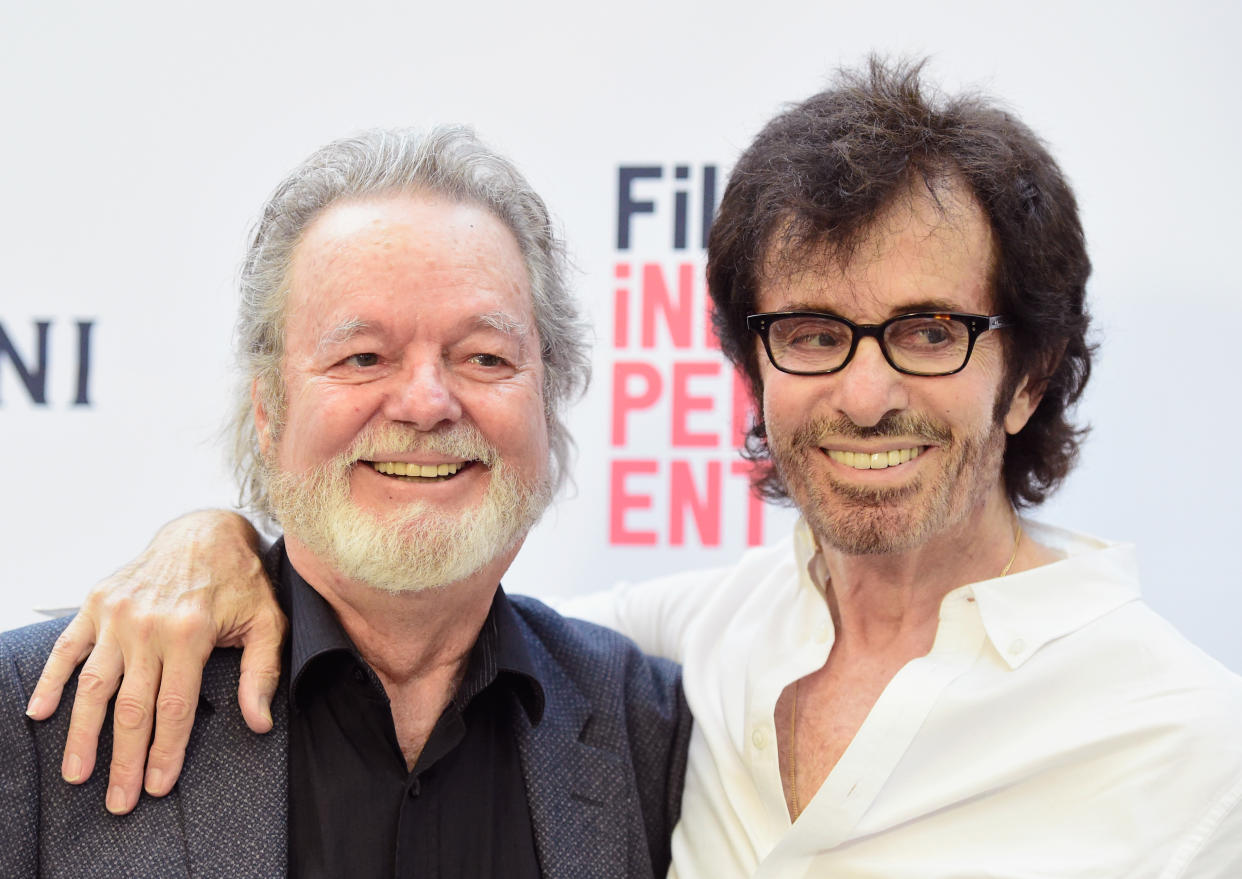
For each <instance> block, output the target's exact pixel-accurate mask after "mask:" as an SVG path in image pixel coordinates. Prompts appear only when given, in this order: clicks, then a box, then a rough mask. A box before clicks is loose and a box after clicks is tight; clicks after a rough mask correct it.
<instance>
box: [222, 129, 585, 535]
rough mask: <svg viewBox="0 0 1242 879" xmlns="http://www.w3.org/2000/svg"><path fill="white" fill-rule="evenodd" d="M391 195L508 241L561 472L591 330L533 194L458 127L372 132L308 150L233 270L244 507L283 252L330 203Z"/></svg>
mask: <svg viewBox="0 0 1242 879" xmlns="http://www.w3.org/2000/svg"><path fill="white" fill-rule="evenodd" d="M398 192H425V193H434V194H436V195H440V196H443V197H447V198H449V199H451V200H453V201H456V202H460V203H467V204H473V205H477V206H479V207H482V208H485V209H487V210H489V211H491V213H492V214H494V215H495V216H496V217H497V218H498V219H499V220H500V221H501V222H503V223H504V224H505V225H506V226H507V227H508V228H509V231H511V232H512V233H513V236H514V238H516V239H517V243H518V248H519V249H520V250H521V253H522V258H523V260H524V261H525V263H526V271H527V274H528V275H529V281H530V289H531V298H532V300H533V307H534V313H535V326H536V329H537V330H538V332H539V341H540V344H541V345H542V358H543V367H544V383H543V398H544V409H545V417H546V419H547V424H548V444H549V457H550V461H549V466H550V474H551V479H552V485H553V487H554V488H560V487H561V485H562V484H563V483H564V481H565V479H566V477H567V476H568V472H569V455H570V450H571V448H572V446H573V442H572V440H571V438H570V436H569V432H568V430H567V429H566V427H565V424H564V422H563V416H564V412H565V409H566V407H567V405H568V404H569V403H570V402H572V401H573V400H574V399H576V398H577V397H578V396H580V395H581V393H582V392H583V391H584V390H585V389H586V386H587V382H588V381H589V380H590V373H591V364H590V356H589V347H590V346H589V341H588V334H589V327H588V325H587V323H586V321H585V320H584V319H583V318H582V316H581V314H580V313H579V311H578V305H577V302H576V301H575V300H574V297H573V296H572V295H571V294H570V292H569V289H568V284H567V275H568V264H567V261H566V257H565V248H564V243H563V241H562V240H561V239H560V237H559V236H558V234H557V232H556V229H555V228H554V226H553V223H552V220H551V217H550V216H549V215H548V209H547V207H546V206H545V205H544V203H543V199H541V198H540V197H539V195H538V194H537V193H536V192H535V191H534V190H533V189H532V188H531V186H530V184H529V183H527V182H526V179H525V178H524V177H523V176H522V174H521V173H520V172H519V171H518V170H517V168H515V167H514V166H513V164H512V163H511V162H509V161H508V160H507V159H505V158H503V157H502V156H499V155H497V154H496V153H495V152H493V151H492V150H491V149H489V148H488V147H486V146H484V145H483V144H482V143H481V142H480V141H479V139H478V138H477V137H476V136H475V134H474V132H473V131H471V130H470V129H469V128H467V127H464V126H457V125H445V126H437V127H436V128H433V129H432V130H430V131H428V132H426V133H420V132H417V131H413V130H406V129H395V130H379V129H376V130H371V131H364V132H362V133H360V134H357V135H355V136H353V137H347V138H344V139H342V140H338V141H335V142H333V143H330V144H328V145H327V146H325V147H322V148H320V149H319V150H317V151H315V153H313V154H312V155H311V156H310V157H309V158H308V159H307V160H306V161H305V162H303V163H302V164H301V165H299V166H298V167H297V168H296V169H294V171H293V172H292V173H291V174H290V175H289V176H288V177H286V178H285V180H284V181H283V182H282V183H281V184H280V185H279V186H278V187H277V188H276V191H275V192H274V193H273V194H272V196H271V197H270V198H269V199H268V201H267V204H266V205H265V206H264V208H263V215H262V217H261V218H260V220H259V222H258V223H257V224H256V226H255V228H254V231H253V234H252V236H251V241H250V247H249V249H248V250H247V253H246V260H245V262H244V263H243V265H242V269H241V277H240V287H241V306H240V309H239V313H238V318H237V357H238V366H239V368H240V370H241V381H240V382H239V384H238V390H237V394H236V400H235V409H234V412H233V419H232V428H233V438H234V439H233V466H234V469H235V472H236V474H237V479H238V484H239V487H240V490H241V503H242V505H243V506H247V507H252V508H254V509H257V510H262V511H268V510H269V506H268V499H267V490H266V486H265V485H264V479H263V467H262V460H261V455H260V452H259V439H258V432H257V430H256V428H255V423H254V414H253V406H252V400H251V387H252V385H254V383H255V381H256V380H257V382H258V392H259V395H260V399H261V400H262V402H263V404H264V406H265V408H266V409H267V411H268V413H269V415H270V417H271V418H272V421H273V423H274V424H275V425H277V426H279V425H280V424H281V423H282V420H283V417H284V404H285V394H284V380H283V377H282V374H281V372H282V367H283V362H284V356H285V338H284V335H285V307H286V303H287V301H288V294H289V286H288V276H289V263H290V260H291V259H292V256H293V250H294V248H295V247H296V246H297V244H298V242H299V241H300V240H301V238H302V234H303V233H304V232H305V231H306V229H307V227H308V226H310V224H311V223H312V222H313V221H314V220H315V218H316V217H317V216H319V214H320V213H322V212H323V211H324V210H325V209H326V208H328V207H329V206H330V205H332V204H334V203H336V202H338V201H341V200H345V199H351V200H352V199H359V198H365V197H367V196H378V195H387V194H390V193H398Z"/></svg>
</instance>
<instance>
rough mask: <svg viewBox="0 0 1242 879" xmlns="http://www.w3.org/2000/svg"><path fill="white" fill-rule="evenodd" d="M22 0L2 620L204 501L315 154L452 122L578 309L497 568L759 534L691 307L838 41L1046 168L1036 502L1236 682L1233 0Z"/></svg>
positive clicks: (617, 568)
mask: <svg viewBox="0 0 1242 879" xmlns="http://www.w3.org/2000/svg"><path fill="white" fill-rule="evenodd" d="M587 6H589V4H588V5H584V4H577V3H569V2H564V3H545V4H527V5H522V6H521V7H520V8H519V7H518V6H516V5H511V4H499V3H497V4H491V5H489V4H486V3H483V4H475V5H472V6H471V7H470V9H469V11H468V12H455V11H451V10H449V9H447V8H430V7H429V5H428V4H419V3H398V2H380V0H360V2H357V3H353V4H350V5H349V6H348V7H346V6H341V5H339V4H326V3H315V2H298V3H294V2H291V0H277V2H271V3H265V4H243V3H240V2H227V0H226V2H220V3H215V4H212V5H211V6H210V7H209V8H205V7H199V6H194V5H190V4H176V3H174V4H169V3H160V4H157V3H154V2H152V3H138V2H124V0H122V2H120V3H117V4H109V5H106V6H101V5H98V4H87V3H69V2H55V0H53V2H51V3H47V4H38V5H36V4H25V5H22V6H18V5H16V4H10V5H9V7H8V8H6V9H5V10H3V11H2V12H0V83H2V84H0V92H2V93H3V96H4V100H3V102H2V104H0V107H2V110H0V112H2V113H3V116H4V130H5V135H6V136H5V137H4V138H3V140H0V176H2V179H3V191H4V196H5V198H4V208H3V210H2V211H0V254H2V257H3V261H2V263H0V437H2V442H3V451H4V455H5V462H6V463H5V465H4V466H3V468H2V469H0V473H2V474H3V475H2V476H0V524H2V526H3V528H2V530H0V534H2V535H3V537H2V538H0V541H2V542H0V548H2V552H0V559H2V561H0V565H2V567H3V577H2V578H0V625H3V626H4V627H9V626H13V625H18V624H21V623H24V622H27V621H30V620H32V619H34V618H35V609H36V608H57V607H66V606H73V605H74V604H76V603H77V602H78V601H79V600H80V599H81V596H82V595H83V594H84V592H85V591H86V589H88V588H89V587H90V585H91V584H92V583H93V582H95V581H96V580H97V579H99V578H101V577H102V576H104V575H106V574H108V573H110V572H111V571H112V570H114V569H115V568H116V567H118V566H119V565H120V564H122V563H123V562H125V561H126V560H127V559H129V558H131V557H132V556H133V555H134V554H136V553H137V552H138V551H139V550H141V548H142V547H143V546H144V545H145V543H146V541H147V540H148V539H149V538H150V536H151V535H152V534H153V533H154V531H155V529H156V528H157V527H158V526H159V525H160V524H161V523H162V522H164V521H165V520H167V519H168V518H170V517H172V516H174V515H175V514H177V513H179V512H182V511H185V510H188V509H191V508H195V507H203V506H228V505H230V504H232V503H234V501H235V500H236V491H235V488H234V486H233V484H232V480H231V475H230V473H229V472H228V470H227V467H226V466H225V463H224V455H223V443H222V442H221V441H220V426H221V424H222V422H223V420H224V415H225V412H226V409H227V407H228V405H229V401H230V399H231V398H232V396H231V395H232V394H233V391H234V375H233V373H232V372H231V354H230V343H231V333H232V323H233V317H234V308H235V293H234V280H235V277H236V270H237V266H238V262H239V260H240V258H241V254H242V250H243V247H244V243H245V238H246V232H247V230H248V229H249V227H250V225H251V223H252V222H253V221H254V219H255V217H256V214H257V211H258V209H259V207H260V205H261V204H262V202H263V200H264V199H265V197H266V196H267V194H268V193H269V191H270V190H271V188H272V187H273V186H274V185H275V184H276V182H277V181H278V180H279V179H280V178H281V177H282V176H283V175H284V174H285V172H286V171H287V170H288V169H289V168H291V167H292V166H293V165H295V164H296V163H297V162H299V161H300V160H301V159H302V158H303V157H304V156H306V155H307V154H308V153H309V152H310V151H311V150H312V149H314V148H315V147H317V146H318V145H320V144H322V143H324V142H327V141H328V140H331V139H333V138H335V137H338V136H341V135H344V134H348V133H350V132H352V131H355V130H358V129H360V128H365V127H371V126H376V125H382V126H394V125H415V126H423V125H428V124H431V123H434V122H466V123H469V124H471V125H473V126H475V128H476V129H477V130H478V131H479V133H480V134H481V135H482V136H483V137H484V138H485V139H486V140H488V141H489V142H490V143H492V144H493V145H494V146H496V147H497V148H498V149H500V150H501V151H502V152H504V153H506V154H507V155H509V156H510V157H512V158H513V159H514V160H515V161H516V162H517V163H518V164H519V166H521V167H522V168H523V170H524V171H525V172H526V173H527V175H528V176H529V178H530V179H531V181H532V182H533V184H534V185H535V187H536V188H537V189H538V190H539V191H540V192H541V193H542V194H543V196H544V197H545V199H546V200H547V202H548V204H549V206H550V207H551V209H552V211H553V212H554V214H555V215H556V217H557V218H558V220H559V222H560V224H561V225H562V227H563V228H564V230H565V232H566V235H567V238H568V241H569V244H570V248H571V253H572V256H573V261H574V265H575V285H576V290H577V292H578V295H579V296H580V297H581V299H582V301H583V303H584V305H585V308H586V310H587V311H588V313H589V314H590V315H591V317H592V319H593V321H594V326H595V354H594V358H595V360H594V378H593V383H592V386H591V389H590V392H589V393H588V395H587V396H586V398H585V399H584V400H583V401H582V402H581V403H580V404H579V405H578V407H577V408H576V410H575V411H574V414H573V417H572V420H571V426H572V428H573V431H574V434H575V436H576V438H577V443H578V452H577V459H576V460H577V464H576V467H575V470H574V485H573V487H572V489H571V490H570V491H569V492H568V493H567V494H566V496H565V497H564V498H562V499H561V501H560V502H559V503H558V505H557V506H556V507H554V508H553V509H552V510H551V511H549V513H548V515H547V516H546V518H545V520H544V521H543V522H542V523H541V524H540V525H539V527H538V528H537V529H536V531H535V532H534V533H533V534H532V535H531V537H530V539H529V541H528V543H527V546H526V547H525V549H524V550H523V551H522V554H521V555H520V557H519V560H518V562H517V563H516V564H515V566H514V568H513V570H512V571H511V573H510V575H509V577H508V578H507V579H506V586H507V587H508V588H509V589H510V590H511V591H523V592H530V593H535V594H539V595H556V594H570V593H578V592H583V591H587V590H592V589H598V588H602V587H606V586H608V585H610V584H612V583H613V582H615V581H616V580H618V579H637V578H643V577H648V576H652V575H656V574H661V573H666V572H670V571H673V570H678V569H685V568H690V567H697V566H704V565H721V564H726V563H728V562H729V561H730V560H732V559H733V558H735V557H736V556H738V555H739V554H740V553H741V552H742V551H744V550H745V549H746V547H748V546H754V545H758V544H762V543H766V542H770V541H773V540H778V539H780V538H781V537H782V536H783V535H785V534H786V533H787V532H788V530H789V528H790V526H791V523H792V521H793V520H792V515H791V514H790V513H789V511H788V510H783V509H775V508H771V507H768V506H765V505H764V504H762V503H760V502H759V501H757V500H755V499H754V498H753V497H752V496H751V495H750V493H749V492H748V490H747V471H746V466H745V465H744V463H743V462H742V461H741V460H740V459H739V457H738V455H737V453H736V447H737V445H738V444H739V442H740V437H741V434H742V433H743V432H744V430H745V428H746V426H747V423H748V419H749V417H750V416H749V410H748V405H749V403H748V401H747V398H746V396H745V393H744V391H743V389H742V387H741V385H740V383H739V382H738V381H737V380H736V378H735V377H734V375H733V373H732V372H731V370H730V369H729V368H728V367H727V365H726V364H725V362H724V360H723V358H722V357H721V355H720V353H719V350H718V346H717V343H716V341H715V339H714V337H713V334H712V332H711V329H710V325H709V321H708V318H707V300H708V297H707V290H706V287H705V284H704V280H703V267H704V244H705V241H706V237H707V232H708V229H709V227H710V223H711V218H712V214H713V211H714V209H715V207H716V205H717V203H718V201H719V198H720V195H721V193H722V191H723V189H724V185H725V181H726V180H727V178H728V173H729V169H730V166H731V164H732V162H733V160H734V158H735V157H736V155H737V154H738V152H739V150H740V149H741V148H742V147H744V146H745V145H746V144H747V143H748V141H749V140H750V138H751V137H752V136H753V135H754V133H755V132H756V131H757V130H758V128H759V127H760V126H761V125H762V124H763V122H764V121H765V120H767V119H768V118H769V117H770V116H771V115H772V114H773V113H775V112H776V111H778V110H779V109H780V108H781V107H782V106H783V105H784V104H786V103H788V102H791V101H795V100H800V99H802V98H804V97H806V96H807V95H809V94H811V93H813V92H814V91H816V90H818V89H819V88H820V87H822V85H823V84H824V83H825V82H826V81H827V79H828V77H829V76H830V75H831V73H832V71H833V70H834V69H835V68H836V67H838V66H840V65H856V64H858V63H860V62H861V61H862V60H863V59H864V58H865V57H866V55H867V53H869V52H873V51H874V52H879V53H881V54H884V55H888V56H915V57H921V56H930V58H931V61H930V64H929V67H928V76H929V77H930V78H931V79H933V80H935V81H938V82H939V83H941V84H942V85H943V86H944V87H945V88H946V89H948V90H958V89H961V88H968V87H971V88H978V89H981V90H983V91H985V92H988V93H990V94H993V95H996V96H999V97H1000V98H1002V99H1003V100H1004V101H1005V102H1006V103H1007V104H1008V105H1010V106H1011V107H1012V108H1013V110H1014V111H1015V112H1016V113H1017V114H1019V115H1020V116H1021V117H1022V118H1023V119H1024V120H1026V121H1027V122H1028V123H1029V124H1030V125H1031V126H1032V127H1034V128H1035V129H1036V130H1037V131H1038V132H1039V133H1040V134H1041V135H1042V136H1043V137H1044V138H1046V140H1047V141H1048V143H1049V145H1050V146H1051V148H1052V150H1053V152H1054V154H1055V155H1056V156H1057V157H1058V159H1059V160H1060V162H1061V163H1062V165H1063V167H1064V168H1065V170H1066V172H1067V173H1068V175H1069V177H1070V178H1071V180H1072V182H1073V183H1074V185H1075V188H1076V191H1077V193H1078V196H1079V199H1080V204H1081V206H1082V211H1083V217H1084V221H1085V224H1086V229H1087V234H1088V241H1089V245H1090V249H1091V254H1092V258H1093V262H1094V265H1095V273H1094V275H1093V279H1092V283H1091V287H1090V296H1091V299H1092V301H1093V303H1094V304H1093V311H1094V315H1095V325H1096V334H1095V340H1096V341H1097V342H1098V343H1099V351H1100V353H1099V359H1098V364H1097V367H1096V371H1095V373H1094V375H1093V378H1092V383H1091V387H1090V390H1089V392H1088V395H1087V398H1086V399H1085V401H1084V403H1083V404H1082V406H1081V407H1080V414H1081V417H1082V420H1084V421H1086V422H1090V423H1091V424H1092V425H1093V432H1092V434H1091V438H1090V440H1089V441H1088V443H1087V445H1086V447H1085V450H1084V453H1083V457H1082V462H1081V466H1080V467H1079V469H1078V471H1077V472H1076V473H1075V474H1074V475H1073V476H1072V477H1071V478H1070V480H1069V483H1068V484H1067V486H1066V487H1065V488H1064V489H1063V491H1062V492H1061V493H1060V494H1059V495H1058V496H1057V497H1056V499H1055V500H1054V501H1053V502H1051V503H1049V504H1048V505H1047V506H1046V507H1045V508H1044V509H1042V510H1039V511H1036V512H1035V513H1034V515H1035V517H1036V518H1040V519H1044V520H1047V521H1050V522H1054V523H1057V524H1062V525H1066V526H1069V527H1072V528H1076V529H1079V530H1084V531H1087V532H1090V533H1094V534H1098V535H1101V536H1106V537H1109V538H1113V539H1119V540H1127V541H1134V542H1136V543H1137V544H1138V545H1139V547H1140V559H1141V563H1142V567H1143V574H1144V584H1145V585H1144V588H1145V592H1146V595H1147V597H1148V600H1149V601H1150V602H1151V603H1152V604H1153V605H1155V606H1156V607H1157V609H1158V610H1159V611H1160V612H1161V613H1163V614H1164V615H1166V616H1167V617H1169V618H1170V619H1171V620H1172V621H1173V622H1174V623H1175V624H1176V625H1177V626H1178V627H1179V628H1181V629H1182V630H1183V631H1185V632H1186V633H1188V634H1189V635H1190V637H1191V638H1192V639H1194V640H1195V641H1196V642H1197V643H1199V644H1200V645H1202V646H1203V647H1204V648H1205V649H1207V650H1208V651H1209V652H1211V653H1213V654H1214V655H1216V656H1217V657H1219V658H1220V659H1221V660H1222V661H1223V662H1225V663H1226V664H1228V665H1229V666H1231V667H1232V668H1234V669H1235V670H1238V671H1242V642H1240V641H1239V639H1238V638H1237V637H1236V634H1235V629H1236V620H1238V619H1239V618H1242V575H1240V574H1239V567H1238V564H1237V560H1236V550H1235V544H1236V541H1237V534H1238V533H1239V526H1242V515H1240V514H1239V512H1238V494H1239V491H1242V464H1239V455H1238V454H1237V453H1236V452H1235V451H1231V450H1232V449H1234V448H1235V447H1236V446H1237V443H1238V438H1239V436H1242V416H1240V415H1239V411H1240V410H1242V392H1240V391H1239V385H1238V381H1237V379H1236V378H1235V376H1236V375H1237V374H1238V371H1239V370H1238V364H1239V354H1238V351H1239V344H1238V340H1239V327H1242V281H1240V280H1239V272H1238V271H1237V268H1236V258H1235V257H1234V255H1233V254H1234V253H1236V249H1237V247H1236V238H1237V233H1238V231H1239V221H1238V218H1237V217H1238V205H1239V204H1240V203H1242V171H1239V165H1238V160H1237V156H1236V145H1237V144H1238V143H1239V141H1240V140H1242V137H1240V135H1242V125H1240V124H1239V122H1238V116H1239V114H1238V113H1237V109H1238V101H1237V94H1238V88H1239V85H1242V83H1239V74H1238V73H1237V72H1236V65H1233V64H1231V63H1230V62H1229V61H1228V60H1227V59H1229V58H1231V57H1232V55H1233V52H1234V49H1235V43H1236V41H1237V39H1238V37H1239V34H1242V27H1240V25H1242V12H1239V9H1238V8H1237V7H1236V5H1233V4H1218V3H1211V2H1199V3H1196V2H1191V3H1187V4H1181V5H1180V6H1179V7H1178V9H1177V10H1176V11H1174V10H1173V9H1172V8H1171V7H1170V5H1169V4H1156V3H1126V4H1121V3H1102V4H1077V3H1069V2H1051V3H1046V4H1041V5H1040V6H1039V7H1038V9H1035V8H1034V7H1031V6H1029V4H1028V5H1008V4H995V3H986V2H956V3H954V2H950V3H944V4H935V8H934V9H931V8H929V7H928V5H927V4H923V3H916V2H914V0H892V2H889V3H885V4H853V3H849V4H847V3H836V2H800V3H798V2H789V0H777V2H772V3H765V4H758V5H756V4H753V3H728V2H726V3H716V4H710V5H708V4H703V5H691V4H676V3H672V4H669V3H626V4H615V5H611V6H608V5H605V6H593V7H590V8H587Z"/></svg>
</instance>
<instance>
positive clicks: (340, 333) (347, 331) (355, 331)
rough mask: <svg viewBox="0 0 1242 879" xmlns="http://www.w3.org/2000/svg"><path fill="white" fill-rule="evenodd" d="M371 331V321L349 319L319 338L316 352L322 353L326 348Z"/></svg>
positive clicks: (355, 318) (356, 318)
mask: <svg viewBox="0 0 1242 879" xmlns="http://www.w3.org/2000/svg"><path fill="white" fill-rule="evenodd" d="M369 329H371V323H370V322H369V321H365V320H363V319H362V318H359V317H348V318H346V319H345V320H343V321H341V322H340V323H339V324H337V325H336V326H334V327H332V328H331V329H330V330H328V331H327V332H326V333H324V334H323V335H322V336H320V337H319V344H318V345H316V346H315V351H316V353H322V352H323V350H324V349H325V348H327V347H329V346H331V345H340V344H343V343H345V342H348V341H349V340H350V339H352V338H353V337H354V336H357V335H359V334H361V333H364V332H366V331H367V330H369Z"/></svg>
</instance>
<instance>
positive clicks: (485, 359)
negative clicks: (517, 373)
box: [469, 351, 510, 368]
mask: <svg viewBox="0 0 1242 879" xmlns="http://www.w3.org/2000/svg"><path fill="white" fill-rule="evenodd" d="M469 360H470V362H471V363H473V364H474V365H475V366H482V367H485V368H492V367H501V366H509V365H510V364H509V361H508V360H506V359H505V358H503V357H501V356H500V355H499V354H491V353H488V352H486V351H480V352H479V353H478V354H473V355H471V356H470V357H469Z"/></svg>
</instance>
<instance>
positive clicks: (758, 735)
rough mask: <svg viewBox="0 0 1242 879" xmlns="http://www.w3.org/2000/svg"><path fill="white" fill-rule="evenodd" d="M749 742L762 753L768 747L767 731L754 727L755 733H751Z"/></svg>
mask: <svg viewBox="0 0 1242 879" xmlns="http://www.w3.org/2000/svg"><path fill="white" fill-rule="evenodd" d="M750 740H751V741H752V742H754V743H755V747H756V748H758V749H759V750H760V751H762V750H763V749H764V748H766V747H767V746H768V731H767V730H766V729H764V728H763V727H761V726H757V727H755V731H754V732H753V733H751V736H750Z"/></svg>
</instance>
